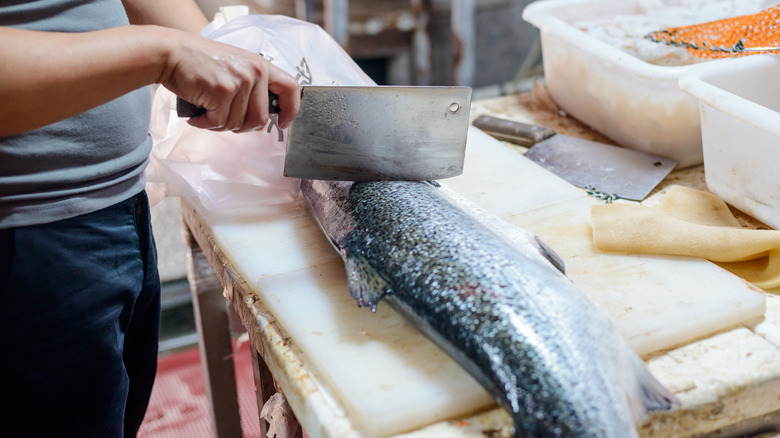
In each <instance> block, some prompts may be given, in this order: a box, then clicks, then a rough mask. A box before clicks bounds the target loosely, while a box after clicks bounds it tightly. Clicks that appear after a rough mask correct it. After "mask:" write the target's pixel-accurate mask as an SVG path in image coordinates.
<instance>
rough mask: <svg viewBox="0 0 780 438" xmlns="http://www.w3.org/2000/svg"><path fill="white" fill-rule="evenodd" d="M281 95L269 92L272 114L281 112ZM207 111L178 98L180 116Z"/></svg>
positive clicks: (195, 115)
mask: <svg viewBox="0 0 780 438" xmlns="http://www.w3.org/2000/svg"><path fill="white" fill-rule="evenodd" d="M280 111H281V110H280V108H279V96H277V95H276V94H275V93H272V92H270V91H269V92H268V112H269V113H271V114H279V112H280ZM205 112H206V109H205V108H203V107H199V106H197V105H194V104H192V103H189V102H187V101H186V100H184V99H182V98H181V97H177V98H176V114H177V115H178V116H179V117H198V116H199V115H201V114H203V113H205Z"/></svg>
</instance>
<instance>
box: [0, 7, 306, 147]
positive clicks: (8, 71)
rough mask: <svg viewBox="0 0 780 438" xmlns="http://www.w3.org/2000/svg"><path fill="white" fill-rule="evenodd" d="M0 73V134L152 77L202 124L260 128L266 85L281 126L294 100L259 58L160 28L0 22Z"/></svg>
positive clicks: (291, 89) (282, 76)
mask: <svg viewBox="0 0 780 438" xmlns="http://www.w3.org/2000/svg"><path fill="white" fill-rule="evenodd" d="M136 1H137V0H136ZM158 3H165V2H158ZM0 78H3V80H2V81H0V102H3V105H0V136H9V135H14V134H19V133H22V132H25V131H28V130H31V129H34V128H37V127H40V126H43V125H46V124H49V123H52V122H55V121H58V120H61V119H64V118H66V117H70V116H72V115H75V114H78V113H80V112H83V111H85V110H87V109H90V108H93V107H95V106H97V105H100V104H102V103H105V102H108V101H110V100H112V99H115V98H117V97H119V96H121V95H123V94H125V93H127V92H129V91H132V90H135V89H137V88H139V87H142V86H145V85H148V84H152V83H160V84H162V85H163V86H165V87H166V88H168V89H170V90H171V91H172V92H174V93H175V94H177V95H178V96H181V97H182V98H184V99H186V100H188V101H190V102H192V103H193V104H195V105H198V106H201V107H204V108H206V110H207V112H206V113H205V114H203V115H201V116H199V117H196V118H193V119H191V120H190V123H191V124H192V125H194V126H197V127H200V128H206V129H215V130H233V131H238V132H240V131H247V130H252V129H257V128H260V127H262V126H264V125H265V124H266V123H267V122H268V94H267V90H268V89H270V90H271V91H273V92H274V93H276V94H278V95H279V106H280V108H281V112H280V114H279V125H280V126H281V127H286V126H287V125H289V123H290V122H291V121H292V119H293V118H294V117H295V115H296V114H297V111H298V105H299V103H300V100H299V99H300V96H299V88H298V83H297V82H296V81H295V79H294V78H293V77H291V76H289V75H288V74H286V73H285V72H283V71H282V70H280V69H278V68H276V67H274V66H273V65H271V64H270V63H269V62H267V61H266V60H265V59H263V58H262V57H261V56H259V55H256V54H253V53H250V52H248V51H245V50H242V49H238V48H236V47H233V46H229V45H226V44H222V43H218V42H215V41H211V40H209V39H207V38H203V37H200V36H199V35H195V34H193V33H190V32H184V31H179V30H175V29H170V28H165V27H160V26H135V25H133V26H125V27H119V28H114V29H107V30H102V31H96V32H85V33H55V32H36V31H28V30H21V29H14V28H7V27H0Z"/></svg>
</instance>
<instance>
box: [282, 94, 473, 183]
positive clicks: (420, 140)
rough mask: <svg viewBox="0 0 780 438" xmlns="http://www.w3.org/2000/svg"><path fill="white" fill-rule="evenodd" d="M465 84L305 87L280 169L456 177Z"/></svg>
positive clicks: (345, 175) (465, 116)
mask: <svg viewBox="0 0 780 438" xmlns="http://www.w3.org/2000/svg"><path fill="white" fill-rule="evenodd" d="M470 107H471V88H470V87H419V86H418V87H401V86H373V87H359V86H346V87H343V86H304V87H303V88H302V91H301V106H300V110H299V111H298V116H297V117H296V118H295V120H293V122H292V124H291V125H290V129H289V132H288V139H287V151H286V155H285V161H284V175H285V176H288V177H294V178H301V179H319V180H343V181H372V180H416V181H423V180H434V179H441V178H447V177H452V176H457V175H460V174H461V173H462V172H463V161H464V158H465V152H466V137H467V133H468V126H469V111H470Z"/></svg>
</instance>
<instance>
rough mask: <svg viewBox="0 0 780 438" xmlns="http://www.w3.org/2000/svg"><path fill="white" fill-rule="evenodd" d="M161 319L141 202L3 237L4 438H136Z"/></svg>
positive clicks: (0, 393)
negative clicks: (122, 437) (128, 437)
mask: <svg viewBox="0 0 780 438" xmlns="http://www.w3.org/2000/svg"><path fill="white" fill-rule="evenodd" d="M159 319H160V279H159V276H158V273H157V254H156V250H155V247H154V239H153V237H152V230H151V223H150V217H149V203H148V200H147V198H146V194H145V193H141V194H139V195H137V196H135V197H133V198H130V199H128V200H126V201H123V202H120V203H119V204H116V205H114V206H112V207H108V208H106V209H103V210H100V211H97V212H94V213H90V214H86V215H83V216H79V217H76V218H72V219H67V220H63V221H59V222H55V223H51V224H46V225H37V226H30V227H19V228H14V229H6V230H0V437H70V436H74V437H101V438H102V437H120V436H130V437H131V436H135V435H136V433H137V431H138V428H139V426H140V425H141V421H142V420H143V416H144V413H145V411H146V407H147V405H148V403H149V396H150V394H151V391H152V383H153V381H154V376H155V372H156V367H157V342H158V329H159Z"/></svg>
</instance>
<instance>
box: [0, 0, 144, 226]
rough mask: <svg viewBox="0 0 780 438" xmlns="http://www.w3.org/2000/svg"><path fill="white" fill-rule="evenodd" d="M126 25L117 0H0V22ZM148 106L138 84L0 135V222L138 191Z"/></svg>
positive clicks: (81, 27) (70, 213)
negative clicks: (75, 111) (65, 115)
mask: <svg viewBox="0 0 780 438" xmlns="http://www.w3.org/2000/svg"><path fill="white" fill-rule="evenodd" d="M127 24H128V19H127V15H126V13H125V10H124V8H123V7H122V2H121V0H27V1H25V0H10V1H9V0H5V1H2V2H0V26H10V27H18V28H24V29H30V30H40V31H55V32H84V31H91V30H99V29H106V28H110V27H117V26H123V25H127ZM150 108H151V95H150V90H149V89H148V87H144V88H141V89H138V90H135V91H133V92H131V93H128V94H126V95H124V96H122V97H120V98H119V99H116V100H114V101H111V102H109V103H107V104H105V105H101V106H99V107H97V108H94V109H91V110H89V111H86V112H84V113H82V114H79V115H77V116H75V117H71V118H69V119H66V120H63V121H60V122H57V123H53V124H51V125H48V126H44V127H42V128H39V129H35V130H32V131H29V132H26V133H23V134H20V135H16V136H11V137H0V228H10V227H17V226H25V225H34V224H41V223H46V222H53V221H56V220H60V219H67V218H70V217H74V216H78V215H81V214H84V213H90V212H93V211H96V210H100V209H102V208H104V207H108V206H110V205H112V204H115V203H117V202H119V201H122V200H124V199H127V198H129V197H131V196H133V195H135V194H136V193H138V192H140V191H141V190H143V188H144V182H145V180H144V176H143V172H144V169H145V168H146V165H147V163H148V159H149V152H150V151H151V147H152V140H151V138H150V137H149V135H148V127H149V117H150ZM0 123H3V121H2V120H0Z"/></svg>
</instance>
